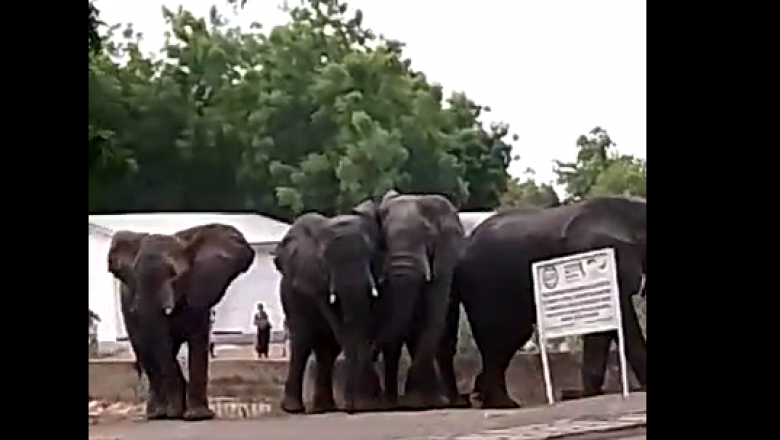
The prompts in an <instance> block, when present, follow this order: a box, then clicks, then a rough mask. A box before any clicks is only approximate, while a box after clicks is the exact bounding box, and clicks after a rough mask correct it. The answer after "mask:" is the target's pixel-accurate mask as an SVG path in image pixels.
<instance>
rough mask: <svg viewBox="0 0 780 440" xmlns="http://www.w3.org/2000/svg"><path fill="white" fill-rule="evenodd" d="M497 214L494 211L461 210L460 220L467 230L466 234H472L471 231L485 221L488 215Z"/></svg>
mask: <svg viewBox="0 0 780 440" xmlns="http://www.w3.org/2000/svg"><path fill="white" fill-rule="evenodd" d="M493 214H495V212H494V211H479V212H459V213H458V216H459V217H460V222H461V223H462V224H463V229H464V230H465V231H466V235H471V231H473V230H474V228H476V227H477V226H479V224H480V223H482V222H483V221H485V219H487V218H488V217H490V216H491V215H493Z"/></svg>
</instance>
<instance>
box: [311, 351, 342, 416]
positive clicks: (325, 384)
mask: <svg viewBox="0 0 780 440" xmlns="http://www.w3.org/2000/svg"><path fill="white" fill-rule="evenodd" d="M338 355H339V347H338V345H334V346H321V347H317V348H315V349H314V358H315V359H316V362H317V364H316V365H317V370H316V374H315V382H314V402H313V407H312V409H311V412H312V413H314V414H317V413H324V412H329V411H335V410H336V401H335V400H334V398H333V366H334V364H335V363H336V357H337V356H338Z"/></svg>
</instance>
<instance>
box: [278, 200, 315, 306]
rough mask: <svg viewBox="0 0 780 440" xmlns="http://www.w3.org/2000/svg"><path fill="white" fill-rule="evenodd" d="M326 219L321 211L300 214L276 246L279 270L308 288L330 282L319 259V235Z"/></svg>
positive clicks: (293, 281)
mask: <svg viewBox="0 0 780 440" xmlns="http://www.w3.org/2000/svg"><path fill="white" fill-rule="evenodd" d="M326 222H327V219H326V218H325V217H324V216H322V215H320V214H317V213H307V214H304V215H302V216H300V217H298V219H297V220H295V222H294V223H293V225H292V226H290V229H288V230H287V234H286V235H285V236H284V238H282V241H281V242H280V243H279V244H278V245H277V246H276V249H275V250H274V265H275V266H276V269H277V270H278V271H279V273H281V274H282V276H283V277H285V278H289V279H290V280H291V282H292V285H294V286H295V287H296V288H299V289H301V290H305V291H307V292H315V291H317V290H319V289H320V288H321V286H323V285H324V284H325V283H327V278H326V273H325V270H324V268H323V267H322V265H321V264H320V261H319V252H320V249H319V239H320V237H321V235H322V233H323V227H324V225H325V223H326Z"/></svg>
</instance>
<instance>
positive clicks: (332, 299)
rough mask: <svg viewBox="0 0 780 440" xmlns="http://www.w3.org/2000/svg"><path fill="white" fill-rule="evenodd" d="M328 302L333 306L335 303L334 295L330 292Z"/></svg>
mask: <svg viewBox="0 0 780 440" xmlns="http://www.w3.org/2000/svg"><path fill="white" fill-rule="evenodd" d="M328 302H329V303H330V304H335V303H336V294H335V293H333V292H331V294H330V296H329V297H328Z"/></svg>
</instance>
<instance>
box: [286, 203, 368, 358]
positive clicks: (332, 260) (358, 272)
mask: <svg viewBox="0 0 780 440" xmlns="http://www.w3.org/2000/svg"><path fill="white" fill-rule="evenodd" d="M377 236H378V230H377V227H376V225H375V223H374V222H373V221H372V220H371V219H368V218H366V217H364V216H362V215H359V214H345V215H339V216H335V217H332V218H328V217H325V216H322V215H320V214H317V213H308V214H304V215H302V216H301V217H299V218H298V219H297V220H296V222H295V223H294V224H293V225H292V226H291V227H290V230H289V231H288V233H287V235H286V236H285V238H284V239H283V240H282V242H281V243H280V244H279V245H278V246H277V248H276V250H275V252H274V253H275V256H274V264H275V265H276V268H277V269H278V270H279V272H280V273H281V274H282V275H283V276H284V277H285V278H288V279H289V280H290V282H291V283H292V285H293V286H295V288H296V290H298V291H300V292H302V293H305V294H307V295H310V297H311V298H312V299H314V301H316V302H317V303H318V304H320V307H321V310H322V313H323V314H324V315H325V317H326V319H327V320H328V321H329V324H330V326H331V328H332V329H333V331H334V332H335V333H336V336H337V338H339V342H340V343H341V344H342V345H343V346H344V350H345V351H346V352H347V354H348V356H349V357H350V358H352V357H353V355H354V356H357V357H360V358H361V359H363V358H364V356H367V354H366V353H367V350H368V349H367V346H368V338H369V335H368V327H369V326H370V319H371V318H370V313H371V297H372V290H373V289H374V281H373V277H372V273H371V262H372V259H373V256H374V252H375V249H376V242H377ZM338 315H340V317H339V316H338Z"/></svg>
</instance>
